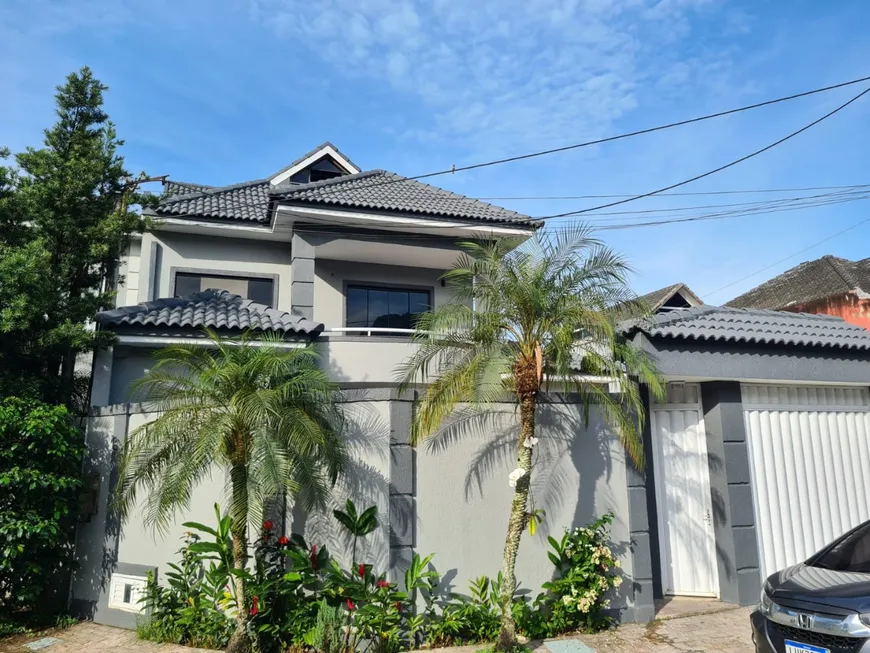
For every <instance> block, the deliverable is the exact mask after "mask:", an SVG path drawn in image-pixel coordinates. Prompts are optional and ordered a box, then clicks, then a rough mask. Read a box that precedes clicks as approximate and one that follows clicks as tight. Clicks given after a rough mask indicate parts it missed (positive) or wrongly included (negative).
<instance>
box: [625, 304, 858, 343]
mask: <svg viewBox="0 0 870 653" xmlns="http://www.w3.org/2000/svg"><path fill="white" fill-rule="evenodd" d="M619 330H620V331H621V332H622V333H623V334H624V335H628V336H630V335H633V334H635V333H638V332H641V333H644V334H646V335H647V336H649V337H651V338H669V339H675V340H695V341H707V342H729V343H735V344H739V343H746V344H757V345H791V346H805V347H827V348H832V349H860V350H870V331H868V330H866V329H863V328H861V327H858V326H855V325H853V324H849V323H848V322H844V321H843V320H842V319H840V318H838V317H832V316H829V315H811V314H808V313H784V312H780V311H770V310H756V309H744V308H728V307H725V306H708V305H704V306H696V307H694V308H686V309H683V310H680V311H670V312H668V313H659V314H658V315H654V316H652V317H649V318H646V319H642V320H630V321H625V322H622V323H620V325H619Z"/></svg>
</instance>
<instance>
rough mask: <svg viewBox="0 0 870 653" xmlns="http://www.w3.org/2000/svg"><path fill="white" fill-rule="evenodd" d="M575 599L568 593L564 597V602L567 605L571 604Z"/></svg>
mask: <svg viewBox="0 0 870 653" xmlns="http://www.w3.org/2000/svg"><path fill="white" fill-rule="evenodd" d="M573 600H574V599H572V598H571V597H570V596H568V595H567V594H566V595H565V596H563V597H562V603H564V604H565V605H571V602H572V601H573Z"/></svg>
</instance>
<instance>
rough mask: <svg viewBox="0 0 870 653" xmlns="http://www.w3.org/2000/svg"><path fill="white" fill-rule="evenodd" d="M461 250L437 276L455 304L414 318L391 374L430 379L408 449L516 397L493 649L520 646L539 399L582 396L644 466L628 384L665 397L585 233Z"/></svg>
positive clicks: (609, 272)
mask: <svg viewBox="0 0 870 653" xmlns="http://www.w3.org/2000/svg"><path fill="white" fill-rule="evenodd" d="M460 246H461V247H462V249H463V254H462V255H461V256H460V258H459V260H458V261H457V263H456V264H455V266H454V268H453V269H452V270H450V271H448V272H447V273H445V275H444V279H445V280H446V281H447V282H448V283H450V285H451V286H452V287H453V288H454V290H455V299H454V301H452V302H450V303H447V304H445V305H442V306H440V307H437V308H435V309H434V310H433V311H431V312H429V313H426V314H424V315H422V316H420V318H419V321H418V323H417V330H416V333H415V338H416V341H417V342H418V344H419V348H418V350H417V351H416V353H415V354H413V355H412V356H410V357H409V358H408V359H407V360H406V361H405V362H404V363H403V364H402V365H401V366H400V368H399V370H398V371H397V373H398V376H399V378H400V381H401V385H402V387H407V386H409V385H410V384H413V383H416V382H419V381H421V380H422V381H424V382H429V381H431V382H430V383H429V384H428V385H427V387H426V388H425V390H424V392H423V395H422V397H421V399H420V402H419V405H418V406H417V410H416V411H415V418H414V421H413V424H412V439H413V441H415V442H419V441H420V439H421V438H424V437H426V436H428V435H431V434H433V433H435V432H436V431H438V430H439V428H441V427H442V426H443V425H444V421H445V420H446V419H447V418H448V417H449V416H450V415H451V413H453V411H454V410H455V409H456V408H457V405H459V404H465V405H471V406H472V407H478V408H484V409H485V407H486V406H487V405H488V404H492V403H494V402H497V401H503V400H504V398H505V395H506V393H509V396H510V395H512V396H514V397H515V399H516V402H517V405H518V408H519V429H518V434H517V435H518V437H517V467H516V469H515V470H514V471H513V472H512V473H511V475H510V484H511V485H512V486H514V488H515V489H514V495H513V502H512V504H511V511H510V519H509V521H508V528H507V537H506V539H505V547H504V559H503V566H502V574H503V581H502V582H503V584H502V596H501V600H502V601H501V603H502V617H501V630H500V633H499V638H498V642H497V644H496V648H497V649H499V650H509V649H511V648H512V647H514V646H516V643H517V639H516V627H515V624H514V620H513V616H512V614H511V609H510V607H511V606H510V604H511V601H512V599H513V595H514V592H515V591H516V576H515V574H514V567H515V563H516V557H517V551H518V549H519V544H520V537H521V535H522V532H523V529H524V528H525V526H526V525H527V524H528V522H529V520H530V518H531V517H532V515H531V514H530V513H529V512H527V504H528V498H529V487H530V483H531V471H532V454H533V451H534V445H535V443H536V442H537V438H536V435H535V412H536V407H537V403H538V398H539V396H540V393H541V391H542V390H545V389H546V387H547V384H548V383H557V384H558V385H559V386H560V387H561V388H562V389H564V390H565V391H568V392H576V393H578V394H579V396H580V397H581V398H582V402H583V405H584V413H585V415H586V418H587V419H588V415H589V410H590V408H591V407H592V406H595V407H597V408H598V410H600V411H601V412H602V413H603V415H604V417H605V418H606V419H607V420H608V421H609V422H610V423H611V424H612V425H613V426H614V427H615V429H616V431H617V432H618V434H619V437H620V438H621V440H622V443H623V445H624V446H625V448H626V450H627V452H628V453H629V455H630V457H631V458H632V460H633V461H634V462H635V463H636V464H638V465H640V464H641V463H642V460H643V447H642V443H641V438H640V428H639V427H640V424H639V423H638V422H641V423H642V420H643V403H642V400H641V396H640V391H639V386H638V384H637V383H636V382H635V378H634V377H639V379H640V380H642V381H643V382H645V383H648V384H649V385H650V387H651V389H652V391H653V393H655V394H660V393H661V383H660V381H659V378H658V376H657V374H656V372H655V369H654V367H653V366H652V364H651V363H650V362H649V361H648V360H647V358H646V357H645V356H644V355H643V354H642V353H640V352H638V351H637V350H635V349H633V348H631V347H630V346H629V345H628V343H626V342H625V341H624V340H622V339H621V338H620V336H619V334H618V332H617V330H616V326H615V315H617V314H618V313H620V312H622V311H625V310H626V308H627V307H632V308H633V309H634V310H638V309H640V308H641V307H640V306H639V305H637V302H636V300H635V298H634V295H633V293H632V292H631V290H630V289H629V287H628V284H627V280H626V279H627V275H628V273H629V271H630V270H629V267H628V265H627V264H626V262H625V261H624V260H623V259H622V258H621V257H620V256H618V255H617V254H615V253H614V252H612V251H611V250H610V249H608V248H606V247H605V246H604V245H603V244H602V243H601V242H600V241H598V240H596V239H594V238H592V237H591V235H590V231H589V229H588V228H584V227H574V228H567V229H562V230H558V231H555V232H551V233H539V234H537V235H536V236H534V237H533V238H531V239H529V240H528V241H526V242H523V241H521V240H511V239H505V240H499V241H488V242H486V241H482V242H465V243H460ZM617 307H618V308H617ZM615 309H617V310H615ZM578 366H579V367H580V369H582V370H584V371H585V372H587V373H591V374H594V375H597V376H606V377H608V378H609V379H611V380H612V381H613V382H614V383H616V384H617V385H618V386H619V389H620V393H619V395H618V396H615V395H613V394H610V393H609V392H608V389H607V387H606V386H605V385H602V384H601V383H600V380H599V382H598V383H595V382H591V381H590V380H589V376H588V375H584V374H578ZM590 499H591V498H590Z"/></svg>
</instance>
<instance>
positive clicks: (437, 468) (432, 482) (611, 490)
mask: <svg viewBox="0 0 870 653" xmlns="http://www.w3.org/2000/svg"><path fill="white" fill-rule="evenodd" d="M516 420H517V417H516V415H515V412H514V406H513V405H510V404H505V405H503V406H502V407H500V408H499V409H498V410H497V411H494V412H493V413H491V414H489V415H486V416H482V415H477V416H474V415H469V416H468V418H467V419H459V420H457V422H456V425H455V426H453V427H451V428H448V429H447V430H445V431H444V432H443V433H441V434H439V435H437V436H435V437H433V438H432V439H431V440H429V441H427V442H426V443H423V444H421V445H420V446H419V447H418V450H417V456H416V470H417V475H416V486H417V501H416V507H417V516H416V524H417V533H416V537H415V541H414V547H415V550H416V551H417V552H418V553H420V554H421V555H426V554H428V553H435V554H436V555H435V558H434V560H433V564H434V565H435V567H436V568H437V569H438V571H439V572H440V573H441V574H442V575H443V577H444V580H445V584H446V586H447V587H446V589H449V590H450V591H458V592H461V593H467V591H468V581H469V580H470V579H472V578H475V577H477V576H480V575H481V574H486V575H488V576H491V577H494V576H495V575H497V574H498V572H499V570H500V567H501V558H502V552H503V548H504V537H505V531H506V528H507V519H508V514H509V509H510V500H511V496H512V489H511V488H510V487H509V485H508V474H509V473H510V472H511V470H513V469H514V467H516V444H515V442H516ZM538 421H539V424H538V436H539V438H540V442H539V444H538V447H537V449H538V450H537V451H536V453H535V461H534V473H533V482H532V495H533V497H534V503H535V507H537V508H543V509H544V510H546V519H545V521H544V523H543V524H542V526H541V528H540V530H539V531H538V534H537V535H535V537H531V536H529V535H528V532H526V533H524V535H523V539H522V543H521V545H520V552H519V556H518V560H517V579H518V581H519V583H520V588H521V592H524V593H527V594H528V595H530V596H531V597H534V596H535V595H537V593H538V592H539V591H540V589H541V584H542V583H543V582H545V581H547V580H549V579H550V578H551V575H552V571H553V568H552V565H551V563H550V562H549V560H548V558H547V551H548V549H549V544H548V543H547V539H546V538H547V535H553V536H554V537H556V538H559V537H561V535H562V533H563V532H564V529H565V528H572V527H574V526H580V525H585V524H587V523H588V522H590V521H591V520H593V519H595V518H596V517H598V516H600V515H602V514H604V513H606V512H608V511H613V512H614V513H615V514H616V519H615V521H614V524H613V528H612V535H613V541H614V543H615V548H616V551H617V552H618V553H619V557H620V560H621V561H622V565H623V570H624V573H625V576H626V581H627V582H625V583H624V584H623V585H622V587H621V591H620V594H619V596H618V597H617V598H616V599H615V600H614V602H613V607H614V608H616V609H621V608H625V609H624V610H623V614H622V617H623V618H624V619H626V620H633V619H634V617H635V614H634V609H633V608H634V596H633V594H634V583H633V581H634V566H633V560H634V556H633V555H632V552H631V550H630V548H631V547H630V545H631V541H630V540H631V538H630V532H629V531H630V524H629V498H628V487H627V478H626V464H625V453H624V451H623V449H622V447H621V446H620V444H619V443H618V441H617V440H616V439H615V438H614V436H613V434H612V431H611V430H610V429H609V428H608V427H606V426H605V425H604V424H603V423H602V421H601V419H600V417H599V416H598V415H596V414H593V415H592V416H591V418H590V423H589V427H588V428H586V426H585V424H584V422H583V418H582V409H581V408H580V407H579V406H578V405H577V404H566V403H553V404H549V405H544V406H542V408H541V409H540V413H539V417H538ZM646 555H647V556H648V551H647V553H646ZM642 616H645V615H642ZM649 616H650V617H651V616H652V615H649Z"/></svg>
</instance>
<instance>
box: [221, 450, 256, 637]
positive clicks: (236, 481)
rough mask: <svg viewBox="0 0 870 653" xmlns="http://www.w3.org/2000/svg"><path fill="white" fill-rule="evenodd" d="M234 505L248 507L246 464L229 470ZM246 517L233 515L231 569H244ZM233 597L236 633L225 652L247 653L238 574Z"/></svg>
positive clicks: (245, 606)
mask: <svg viewBox="0 0 870 653" xmlns="http://www.w3.org/2000/svg"><path fill="white" fill-rule="evenodd" d="M230 482H231V483H232V492H233V499H232V501H233V504H232V505H233V506H247V505H248V470H247V468H246V467H245V465H243V464H242V465H233V467H232V469H231V470H230ZM247 528H248V520H247V515H239V514H233V515H232V527H231V531H232V534H233V569H238V570H243V569H244V568H245V565H246V563H247V560H248V533H247ZM232 583H233V588H234V594H235V596H236V630H235V632H234V633H233V636H232V637H230V641H229V644H228V645H227V653H248V652H249V651H250V650H251V638H250V636H249V635H248V599H247V596H245V579H244V578H242V577H241V576H239V575H235V574H234V575H233V578H232Z"/></svg>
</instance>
